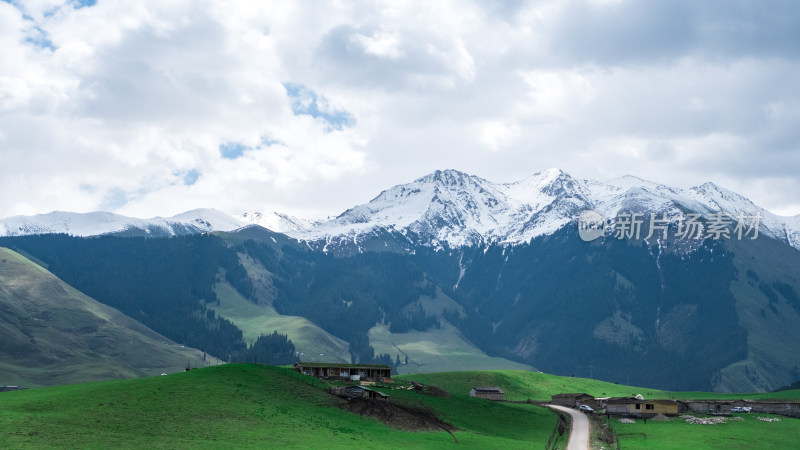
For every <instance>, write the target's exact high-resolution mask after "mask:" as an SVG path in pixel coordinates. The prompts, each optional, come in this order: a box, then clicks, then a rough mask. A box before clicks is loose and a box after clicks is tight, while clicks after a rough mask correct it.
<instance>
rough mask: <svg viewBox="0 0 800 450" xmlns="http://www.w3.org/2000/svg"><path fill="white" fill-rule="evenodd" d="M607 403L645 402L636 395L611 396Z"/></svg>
mask: <svg viewBox="0 0 800 450" xmlns="http://www.w3.org/2000/svg"><path fill="white" fill-rule="evenodd" d="M606 403H618V404H627V403H644V400H641V399H638V398H636V397H609V398H608V400H606Z"/></svg>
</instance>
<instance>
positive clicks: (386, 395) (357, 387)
mask: <svg viewBox="0 0 800 450" xmlns="http://www.w3.org/2000/svg"><path fill="white" fill-rule="evenodd" d="M347 390H348V391H349V390H359V391H371V392H374V393H376V394H378V395H380V396H381V397H388V396H389V394H384V393H383V392H381V391H376V390H375V389H370V388H368V387H366V386H347Z"/></svg>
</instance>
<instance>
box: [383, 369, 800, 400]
mask: <svg viewBox="0 0 800 450" xmlns="http://www.w3.org/2000/svg"><path fill="white" fill-rule="evenodd" d="M396 378H397V379H399V380H406V381H410V380H414V381H417V382H420V383H424V384H428V385H432V386H436V387H438V388H440V389H443V390H445V391H447V392H451V393H454V394H456V393H462V394H464V395H466V394H468V393H469V390H470V389H472V387H473V386H500V387H501V388H502V389H503V391H504V392H505V394H506V398H507V399H510V400H526V399H528V398H530V399H531V400H533V401H548V400H550V398H551V396H552V395H553V394H559V393H570V392H585V393H587V394H590V395H593V396H595V397H626V396H635V395H637V394H640V395H642V396H643V397H645V398H650V399H652V398H663V399H666V398H674V399H693V398H695V399H715V398H724V399H756V398H785V399H795V398H800V389H795V390H789V391H781V392H771V393H763V392H757V393H742V394H722V393H717V392H669V391H662V390H659V389H653V388H645V387H635V386H626V385H622V384H616V383H608V382H606V381H599V380H592V379H589V378H576V377H563V376H558V375H550V374H547V373H541V372H529V371H522V370H491V371H481V372H441V373H425V374H408V375H400V376H398V377H396Z"/></svg>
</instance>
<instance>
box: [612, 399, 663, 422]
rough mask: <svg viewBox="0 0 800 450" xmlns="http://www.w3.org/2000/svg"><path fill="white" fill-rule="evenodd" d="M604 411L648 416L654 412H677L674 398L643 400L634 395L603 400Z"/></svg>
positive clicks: (624, 414)
mask: <svg viewBox="0 0 800 450" xmlns="http://www.w3.org/2000/svg"><path fill="white" fill-rule="evenodd" d="M605 405H606V413H608V414H612V415H623V416H638V417H649V416H654V415H656V414H664V415H667V416H670V415H672V416H674V415H677V414H678V402H676V401H675V400H643V399H640V398H636V397H611V398H609V399H607V400H606V401H605Z"/></svg>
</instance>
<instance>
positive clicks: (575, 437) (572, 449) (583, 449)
mask: <svg viewBox="0 0 800 450" xmlns="http://www.w3.org/2000/svg"><path fill="white" fill-rule="evenodd" d="M547 406H548V407H550V408H553V409H557V410H559V411H562V412H565V413H567V414H569V415H570V416H572V429H571V430H570V432H569V441H568V442H567V450H588V449H589V430H590V426H589V419H588V418H587V417H586V414H584V413H582V412H580V411H578V410H577V409H572V408H566V407H564V406H556V405H547Z"/></svg>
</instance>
